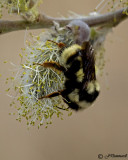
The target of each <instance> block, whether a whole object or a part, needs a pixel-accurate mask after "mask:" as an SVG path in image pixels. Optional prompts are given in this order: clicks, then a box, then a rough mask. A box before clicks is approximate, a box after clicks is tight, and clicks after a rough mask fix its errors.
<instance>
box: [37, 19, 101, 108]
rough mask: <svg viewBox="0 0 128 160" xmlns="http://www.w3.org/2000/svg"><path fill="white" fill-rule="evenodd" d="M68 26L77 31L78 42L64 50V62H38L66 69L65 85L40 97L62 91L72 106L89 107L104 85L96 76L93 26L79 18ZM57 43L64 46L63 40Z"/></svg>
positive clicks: (60, 69) (58, 93) (62, 59)
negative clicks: (92, 43) (91, 33)
mask: <svg viewBox="0 0 128 160" xmlns="http://www.w3.org/2000/svg"><path fill="white" fill-rule="evenodd" d="M67 27H68V28H69V29H71V30H72V32H74V31H75V34H74V35H75V44H73V45H71V46H69V47H68V48H65V49H64V50H63V51H62V53H61V56H60V58H61V61H62V62H63V65H60V64H58V63H56V62H54V61H51V62H44V63H43V64H38V65H41V66H44V67H48V68H52V69H55V70H59V71H61V72H63V73H64V75H65V82H64V89H63V90H60V91H57V92H53V93H51V94H48V95H46V96H43V97H41V98H40V99H42V98H52V97H55V96H59V95H61V96H62V97H63V99H64V102H65V103H66V104H68V106H69V108H72V109H74V110H80V109H84V108H87V107H89V106H90V105H91V104H92V103H93V102H94V101H95V100H96V98H97V97H98V95H99V92H100V86H99V83H98V82H97V79H96V71H95V56H94V52H93V49H92V46H91V44H90V42H89V36H90V31H89V30H88V28H89V27H88V26H87V24H85V23H84V22H82V21H78V20H77V21H72V22H71V23H69V25H68V26H67ZM76 30H77V31H76ZM51 42H53V41H51ZM53 43H56V42H53ZM56 44H57V45H58V46H59V47H60V46H61V47H63V46H64V44H63V43H56Z"/></svg>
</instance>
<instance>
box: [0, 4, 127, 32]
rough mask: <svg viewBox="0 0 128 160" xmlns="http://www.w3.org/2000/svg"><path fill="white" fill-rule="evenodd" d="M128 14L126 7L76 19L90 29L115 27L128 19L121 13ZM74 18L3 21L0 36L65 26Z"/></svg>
mask: <svg viewBox="0 0 128 160" xmlns="http://www.w3.org/2000/svg"><path fill="white" fill-rule="evenodd" d="M124 10H125V13H128V7H127V8H122V9H120V10H117V11H115V12H109V13H106V14H102V15H96V16H88V17H83V18H77V19H80V20H83V21H84V22H86V23H87V24H88V25H89V26H90V27H94V26H98V25H111V26H112V27H115V26H116V25H118V24H119V23H120V22H122V21H123V20H124V19H126V18H128V15H127V14H125V13H123V12H124ZM74 19H75V18H53V17H49V16H47V15H44V14H39V16H38V19H37V20H36V21H34V22H30V21H27V20H17V21H5V20H0V34H4V33H8V32H11V31H17V30H24V29H26V28H29V29H39V28H49V27H51V26H53V24H54V23H53V22H54V21H55V22H58V23H59V24H60V26H65V25H67V24H68V23H69V22H70V21H71V20H74Z"/></svg>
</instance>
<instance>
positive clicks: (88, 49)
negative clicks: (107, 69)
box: [82, 42, 96, 83]
mask: <svg viewBox="0 0 128 160" xmlns="http://www.w3.org/2000/svg"><path fill="white" fill-rule="evenodd" d="M84 45H85V48H84V49H83V50H82V59H83V71H84V74H85V76H84V82H85V83H88V82H90V81H93V80H96V74H95V56H94V52H93V48H92V45H91V44H90V42H85V44H84Z"/></svg>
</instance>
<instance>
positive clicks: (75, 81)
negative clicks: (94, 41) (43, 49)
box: [61, 42, 100, 110]
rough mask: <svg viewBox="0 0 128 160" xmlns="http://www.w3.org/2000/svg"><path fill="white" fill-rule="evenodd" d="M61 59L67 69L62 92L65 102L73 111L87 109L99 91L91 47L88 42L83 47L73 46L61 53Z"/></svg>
mask: <svg viewBox="0 0 128 160" xmlns="http://www.w3.org/2000/svg"><path fill="white" fill-rule="evenodd" d="M61 59H62V61H63V63H64V66H65V67H66V68H67V70H66V71H65V72H64V75H65V77H66V80H65V84H64V85H65V90H64V91H63V92H62V96H63V97H64V98H65V99H66V100H65V102H66V103H67V104H68V106H69V107H70V108H72V109H75V110H79V109H82V108H87V107H88V106H90V105H91V104H92V103H93V102H94V101H95V99H96V98H97V96H98V95H99V91H100V86H99V83H98V82H97V80H96V75H95V59H94V53H93V49H92V48H91V45H90V44H89V42H85V43H84V44H83V46H80V45H77V44H74V45H72V46H71V47H69V48H66V49H65V50H64V51H63V52H62V55H61Z"/></svg>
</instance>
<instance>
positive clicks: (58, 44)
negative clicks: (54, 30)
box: [47, 40, 65, 48]
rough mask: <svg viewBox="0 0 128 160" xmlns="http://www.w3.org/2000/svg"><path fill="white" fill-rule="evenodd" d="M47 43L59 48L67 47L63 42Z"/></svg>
mask: <svg viewBox="0 0 128 160" xmlns="http://www.w3.org/2000/svg"><path fill="white" fill-rule="evenodd" d="M47 41H49V42H52V43H55V44H56V45H57V46H58V47H59V48H63V47H65V44H64V43H62V42H60V43H57V42H55V41H52V40H47Z"/></svg>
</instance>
